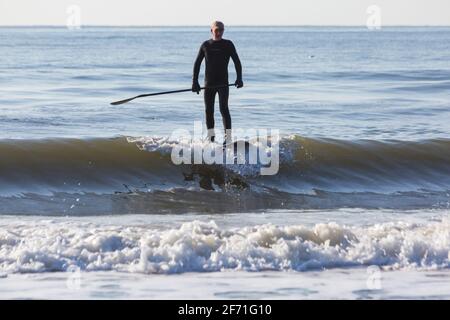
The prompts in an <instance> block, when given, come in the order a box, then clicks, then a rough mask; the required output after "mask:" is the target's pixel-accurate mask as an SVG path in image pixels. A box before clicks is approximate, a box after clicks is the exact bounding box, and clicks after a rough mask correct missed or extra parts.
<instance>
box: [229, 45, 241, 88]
mask: <svg viewBox="0 0 450 320" xmlns="http://www.w3.org/2000/svg"><path fill="white" fill-rule="evenodd" d="M230 45H231V54H230V56H231V59H233V63H234V68H235V69H236V77H237V80H240V81H242V65H241V60H240V59H239V56H238V54H237V52H236V47H235V46H234V44H233V42H231V41H230Z"/></svg>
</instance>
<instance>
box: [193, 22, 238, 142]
mask: <svg viewBox="0 0 450 320" xmlns="http://www.w3.org/2000/svg"><path fill="white" fill-rule="evenodd" d="M224 31H225V26H224V24H223V23H222V22H220V21H214V22H213V23H212V25H211V33H212V39H209V40H207V41H205V42H203V43H202V45H201V46H200V50H199V52H198V55H197V59H196V60H195V63H194V75H193V77H192V91H193V92H197V94H198V93H200V84H199V82H198V75H199V73H200V66H201V64H202V61H203V59H205V61H206V68H205V87H206V89H205V92H204V100H205V111H206V127H207V128H208V139H209V141H211V142H214V138H215V133H214V101H215V97H216V94H218V95H219V107H220V113H221V115H222V120H223V127H224V129H225V140H224V144H225V142H228V140H229V139H231V132H230V130H231V117H230V111H229V110H228V96H229V87H228V63H229V62H230V58H231V59H232V60H233V63H234V67H235V68H236V75H237V79H236V82H235V85H236V87H237V88H242V87H243V86H244V83H243V82H242V66H241V61H240V60H239V56H238V54H237V52H236V48H235V47H234V44H233V42H231V41H230V40H226V39H223V38H222V36H223V33H224Z"/></svg>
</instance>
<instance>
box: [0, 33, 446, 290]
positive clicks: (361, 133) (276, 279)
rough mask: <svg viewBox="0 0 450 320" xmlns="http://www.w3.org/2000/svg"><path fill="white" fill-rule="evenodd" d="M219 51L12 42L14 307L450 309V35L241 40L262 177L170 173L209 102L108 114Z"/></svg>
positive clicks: (178, 169)
mask: <svg viewBox="0 0 450 320" xmlns="http://www.w3.org/2000/svg"><path fill="white" fill-rule="evenodd" d="M208 38H209V29H208V28H201V27H183V28H181V27H164V28H163V27H147V28H144V27H142V28H137V27H136V28H115V27H84V28H82V29H80V30H69V29H66V28H63V27H60V28H58V27H39V28H38V27H16V28H12V27H11V28H10V27H1V28H0V57H1V58H0V298H55V297H60V298H73V297H76V298H125V299H126V298H139V299H141V298H169V299H170V298H190V297H193V296H192V287H194V288H196V289H197V290H195V291H196V292H197V293H196V295H195V298H244V299H245V298H252V299H259V298H288V299H290V298H294V299H298V298H361V299H372V298H373V299H377V298H394V299H396V298H445V299H449V298H450V271H449V267H450V108H449V105H450V64H449V61H450V27H449V28H447V27H387V28H383V29H381V30H378V31H371V30H367V29H366V28H364V27H230V28H229V29H227V30H226V33H225V38H227V39H231V40H232V41H233V42H234V44H235V46H236V48H237V51H238V53H239V55H240V58H241V62H242V64H243V76H244V84H245V86H244V88H242V89H236V88H231V89H230V112H231V116H232V120H233V128H235V129H236V130H235V132H237V133H238V138H240V139H241V138H242V139H252V138H254V137H251V136H246V135H245V133H243V131H242V132H241V133H239V130H238V129H244V130H246V129H268V130H269V131H271V130H272V131H273V130H279V132H280V141H279V159H280V163H279V171H278V173H277V174H276V175H266V176H264V175H261V174H260V171H259V169H260V166H258V165H256V166H252V165H207V164H199V165H190V164H183V165H175V164H174V163H173V162H172V159H171V151H172V150H173V149H174V148H177V147H179V146H180V145H181V144H182V141H180V140H177V139H174V138H173V133H174V131H176V130H180V129H182V130H188V131H193V130H194V122H195V121H201V122H202V121H203V122H204V107H203V100H202V96H201V95H200V96H198V95H197V94H194V93H191V92H186V93H177V94H171V95H162V96H155V97H148V98H142V99H137V100H134V101H132V102H130V103H127V104H123V105H119V106H112V105H110V103H111V102H113V101H116V100H122V99H125V98H129V97H132V96H135V95H139V94H143V93H153V92H159V91H167V90H178V89H187V88H190V86H191V77H192V67H193V61H194V59H195V57H196V54H197V52H198V49H199V46H200V44H201V43H202V41H204V40H206V39H208ZM203 68H204V66H203V67H202V70H203ZM229 71H230V79H231V80H233V81H234V78H235V72H234V66H233V63H232V62H230V68H229ZM216 109H218V107H217V108H216ZM216 130H217V131H218V132H220V131H221V130H222V122H221V119H220V112H219V111H218V110H216ZM272 131H271V132H272ZM219 143H221V141H219ZM194 144H195V143H194ZM273 151H274V150H273V149H271V150H269V152H273ZM411 287H414V288H415V291H413V292H412V291H411Z"/></svg>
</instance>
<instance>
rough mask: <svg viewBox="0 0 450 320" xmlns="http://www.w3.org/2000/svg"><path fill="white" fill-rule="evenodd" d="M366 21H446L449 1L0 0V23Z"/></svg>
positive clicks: (250, 23)
mask: <svg viewBox="0 0 450 320" xmlns="http://www.w3.org/2000/svg"><path fill="white" fill-rule="evenodd" d="M70 5H78V6H79V7H80V9H81V15H80V16H81V25H150V26H151V25H209V23H210V22H211V21H212V20H222V21H224V22H225V24H226V25H366V21H367V19H368V14H367V13H366V11H367V8H368V7H369V6H370V5H377V6H378V7H379V8H380V9H381V23H382V25H450V0H223V1H207V0H0V25H66V21H67V19H68V17H69V14H68V13H67V12H66V11H67V8H68V7H69V6H70Z"/></svg>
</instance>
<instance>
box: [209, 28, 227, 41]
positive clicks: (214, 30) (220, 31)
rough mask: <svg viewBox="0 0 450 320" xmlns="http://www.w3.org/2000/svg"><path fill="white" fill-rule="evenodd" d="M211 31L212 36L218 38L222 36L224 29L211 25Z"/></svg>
mask: <svg viewBox="0 0 450 320" xmlns="http://www.w3.org/2000/svg"><path fill="white" fill-rule="evenodd" d="M211 32H212V34H213V36H214V39H220V38H222V36H223V32H224V29H223V28H220V27H216V26H214V27H212V29H211Z"/></svg>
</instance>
